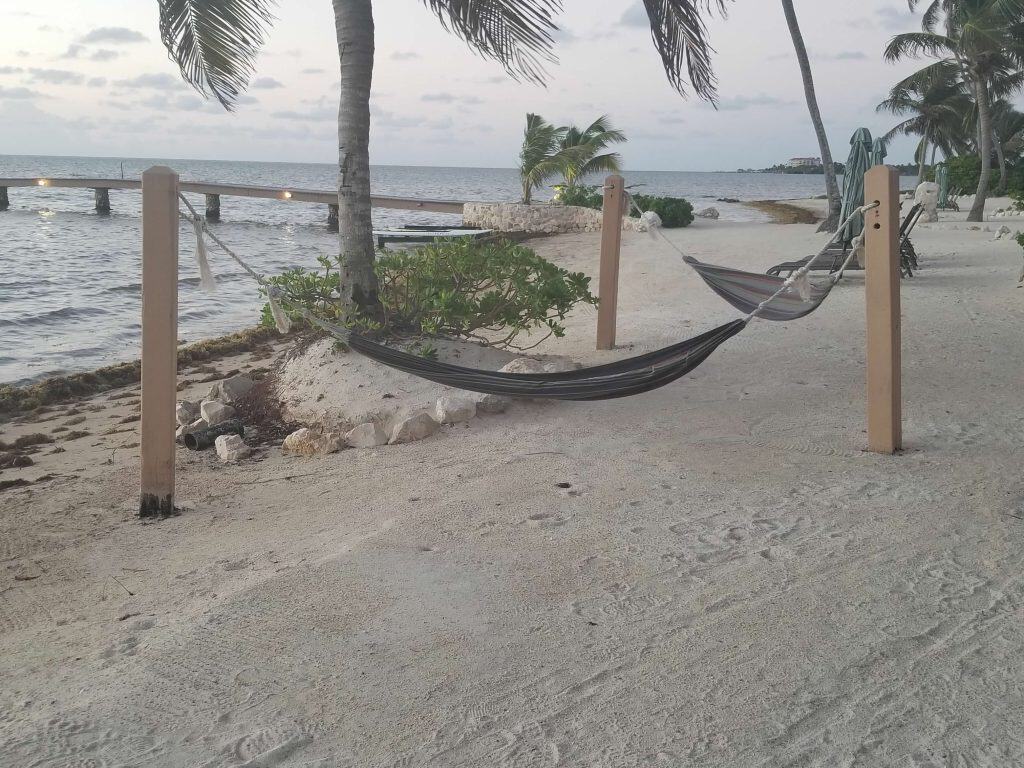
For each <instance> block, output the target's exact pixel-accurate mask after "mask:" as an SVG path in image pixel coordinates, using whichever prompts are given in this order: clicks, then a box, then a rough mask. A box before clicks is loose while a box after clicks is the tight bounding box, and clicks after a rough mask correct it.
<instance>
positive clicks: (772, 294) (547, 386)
mask: <svg viewBox="0 0 1024 768" xmlns="http://www.w3.org/2000/svg"><path fill="white" fill-rule="evenodd" d="M179 197H180V199H181V200H182V201H183V202H184V203H185V205H186V207H188V209H189V210H190V211H191V213H192V216H191V217H189V218H191V220H192V223H193V225H194V226H195V229H196V234H197V237H198V243H199V245H197V249H196V258H197V260H198V261H199V267H200V272H201V273H203V274H204V275H205V274H207V273H208V271H209V265H208V264H207V263H206V249H205V247H203V246H202V241H203V240H202V235H203V232H206V234H208V235H209V236H210V239H211V240H213V241H214V242H215V243H216V244H217V245H219V246H220V247H221V249H222V250H223V251H224V252H225V253H227V254H228V256H230V257H231V258H232V259H234V260H235V261H236V262H237V263H238V264H239V266H241V267H242V269H244V270H245V271H246V272H247V273H248V274H249V276H250V277H252V278H253V279H254V280H255V281H256V282H257V283H258V284H259V285H261V286H262V287H263V288H264V289H265V290H266V291H267V298H268V300H269V302H270V310H271V314H272V315H273V317H274V321H275V323H276V325H277V328H278V330H280V331H281V332H282V333H285V332H287V331H288V328H289V321H288V318H287V316H286V315H285V313H284V312H283V311H282V309H281V306H280V302H281V301H286V302H287V301H288V297H287V296H284V295H283V294H282V293H281V291H280V289H279V288H277V287H276V286H274V285H272V284H270V283H268V282H267V281H266V280H265V279H264V278H263V276H262V275H260V274H258V273H257V272H256V271H255V270H253V269H252V268H251V267H250V266H249V265H248V264H246V263H245V261H243V260H242V259H241V257H239V256H238V255H237V254H236V253H235V252H234V251H233V250H231V249H230V248H229V247H228V246H227V245H225V244H224V242H223V241H221V239H220V238H219V237H217V236H216V235H215V234H214V233H212V232H210V231H209V230H208V229H206V227H205V221H204V220H203V219H202V217H201V216H199V214H198V213H196V211H195V209H194V208H193V207H192V205H191V204H189V202H188V200H187V199H186V198H185V197H184V195H179ZM873 207H874V204H872V205H867V206H863V207H862V208H859V209H858V210H857V211H855V213H854V214H853V215H857V214H860V213H863V212H864V211H865V210H867V209H868V208H873ZM663 236H664V235H663ZM833 239H834V238H833ZM666 242H669V244H670V245H672V244H671V242H670V241H668V239H667V238H666ZM830 244H831V241H830ZM672 247H673V248H675V246H674V245H672ZM827 248H828V245H826V246H825V248H823V249H822V250H821V252H820V253H819V255H820V254H821V253H824V252H825V250H826V249H827ZM676 250H678V249H676ZM683 258H684V259H685V260H686V262H687V264H689V265H690V266H691V267H693V268H694V269H695V270H696V271H697V272H698V274H700V275H701V277H702V278H703V279H704V280H705V282H707V283H708V285H709V286H711V288H712V289H713V290H714V291H715V292H716V293H718V294H719V295H720V296H722V297H723V298H724V299H725V300H726V301H728V302H729V303H730V304H732V305H733V306H734V307H737V308H738V309H740V310H742V311H744V312H747V313H748V314H747V316H746V317H745V318H742V319H739V320H733V321H731V322H729V323H726V324H724V325H720V326H718V327H717V328H712V329H711V330H710V331H705V332H704V333H702V334H700V335H698V336H694V337H693V338H690V339H686V340H685V341H681V342H678V343H676V344H673V345H671V346H668V347H665V348H664V349H659V350H657V351H654V352H648V353H645V354H642V355H636V356H634V357H628V358H625V359H623V360H617V361H615V362H612V363H605V364H604V365H596V366H591V367H589V368H580V369H577V370H572V371H561V372H558V373H535V374H534V373H505V372H501V371H488V370H480V369H475V368H466V367H463V366H460V365H453V364H451V363H443V362H439V361H436V360H429V359H427V358H424V357H422V356H420V355H413V354H410V353H408V352H403V351H401V350H398V349H394V348H393V347H388V346H386V345H384V344H378V343H377V342H375V341H372V340H370V339H368V338H366V337H365V336H362V335H360V334H358V333H354V332H352V331H350V330H348V329H347V328H344V327H342V326H340V325H336V324H334V323H330V322H328V321H326V320H323V319H322V318H319V317H317V316H316V315H314V314H312V313H311V312H309V311H308V310H306V309H305V308H303V307H301V306H299V305H293V306H292V309H293V310H294V311H295V312H297V313H298V314H300V315H301V316H302V317H303V318H305V319H306V320H307V321H309V322H310V323H312V324H314V325H316V326H317V327H319V328H321V329H322V330H324V331H326V332H327V333H329V334H330V335H331V336H333V337H334V338H336V339H338V340H339V341H342V342H344V343H345V344H347V345H348V346H349V347H351V348H352V349H353V350H355V351H356V352H359V353H360V354H362V355H364V356H366V357H369V358H370V359H371V360H376V361H377V362H379V363H382V364H383V365H387V366H389V367H391V368H395V369H396V370H400V371H403V372H404V373H408V374H411V375H413V376H419V377H420V378H424V379H428V380H430V381H434V382H437V383H438V384H444V385H445V386H449V387H454V388H457V389H465V390H470V391H473V392H482V393H485V394H493V395H508V396H515V397H543V398H549V399H556V400H610V399H614V398H619V397H628V396H630V395H638V394H641V393H643V392H649V391H651V390H653V389H657V388H659V387H663V386H665V385H666V384H670V383H671V382H673V381H675V380H676V379H679V378H681V377H683V376H685V375H686V374H687V373H689V372H690V371H692V370H693V369H694V368H696V367H697V366H698V365H700V364H701V363H703V362H704V361H705V360H707V359H708V357H709V356H710V355H711V353H712V352H714V351H715V350H716V349H717V348H718V347H719V346H721V345H722V344H724V343H725V342H726V341H728V340H729V339H731V338H732V337H733V336H735V335H736V334H737V333H739V332H740V331H742V330H743V329H744V328H746V327H747V325H748V324H749V323H750V321H751V320H753V319H754V318H755V317H765V318H767V319H771V320H792V319H795V318H797V317H803V316H804V315H806V314H809V313H810V312H813V311H814V310H815V309H817V308H818V306H820V304H821V302H822V301H824V299H825V297H826V296H827V295H828V293H829V291H830V290H831V289H832V285H834V284H835V283H836V282H838V280H839V278H841V277H842V270H840V271H839V273H837V275H836V276H834V277H833V278H832V280H831V284H830V285H828V286H827V287H823V286H813V285H812V286H810V289H809V290H807V286H806V285H805V286H803V287H804V291H803V293H807V296H806V298H805V297H804V296H802V295H801V293H802V291H801V290H800V288H798V287H797V286H798V285H800V283H799V282H798V281H800V280H802V279H804V278H805V277H806V274H807V271H808V270H809V269H810V267H811V264H813V261H814V260H813V259H812V260H811V262H810V263H808V264H807V265H806V266H805V267H804V268H802V269H800V270H798V271H797V272H795V273H793V274H792V275H791V276H790V277H788V278H786V279H782V278H773V277H771V276H769V275H761V274H758V273H754V272H743V271H741V270H734V269H729V268H727V267H718V266H715V265H713V264H703V263H701V262H699V261H697V260H696V259H692V258H690V257H687V256H685V255H683Z"/></svg>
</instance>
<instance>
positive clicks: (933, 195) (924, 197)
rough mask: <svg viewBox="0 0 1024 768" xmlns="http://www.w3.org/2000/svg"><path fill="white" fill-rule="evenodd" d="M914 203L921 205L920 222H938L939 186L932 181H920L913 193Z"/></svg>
mask: <svg viewBox="0 0 1024 768" xmlns="http://www.w3.org/2000/svg"><path fill="white" fill-rule="evenodd" d="M914 201H915V202H917V203H920V204H921V208H922V209H923V210H922V213H921V221H923V222H935V221H938V220H939V185H938V184H936V183H935V182H934V181H922V182H921V183H920V184H918V185H917V190H915V192H914Z"/></svg>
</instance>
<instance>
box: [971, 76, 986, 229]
mask: <svg viewBox="0 0 1024 768" xmlns="http://www.w3.org/2000/svg"><path fill="white" fill-rule="evenodd" d="M974 93H975V98H976V100H977V102H978V139H979V142H978V152H979V153H980V154H981V175H980V176H979V177H978V190H977V192H975V193H974V204H973V205H972V206H971V212H970V213H969V214H967V220H968V221H984V220H985V197H986V196H987V195H988V184H989V177H990V176H991V174H992V112H991V110H990V109H989V103H988V85H987V84H986V83H985V79H984V78H983V77H981V76H978V75H977V74H975V76H974Z"/></svg>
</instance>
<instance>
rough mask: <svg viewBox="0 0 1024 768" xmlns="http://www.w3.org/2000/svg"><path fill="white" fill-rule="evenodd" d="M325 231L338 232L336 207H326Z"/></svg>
mask: <svg viewBox="0 0 1024 768" xmlns="http://www.w3.org/2000/svg"><path fill="white" fill-rule="evenodd" d="M327 231H328V232H337V231H338V206H336V205H330V204H328V205H327Z"/></svg>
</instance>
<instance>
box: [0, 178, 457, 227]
mask: <svg viewBox="0 0 1024 768" xmlns="http://www.w3.org/2000/svg"><path fill="white" fill-rule="evenodd" d="M14 187H43V188H46V187H58V188H63V189H92V190H93V195H94V199H95V207H96V211H97V212H98V213H109V212H110V190H111V189H133V190H140V189H142V180H141V179H79V178H54V177H36V178H0V211H2V210H4V209H5V208H7V207H8V206H9V204H10V202H9V193H8V189H9V188H14ZM178 187H179V189H180V190H181V191H182V192H193V193H196V194H200V195H205V196H206V215H207V218H208V219H210V220H211V221H218V220H219V219H220V212H221V207H220V198H221V197H222V196H224V197H254V198H264V199H267V200H285V201H289V202H293V203H320V204H321V205H326V206H327V207H328V208H327V226H328V227H329V228H330V229H332V230H335V229H337V226H338V192H337V190H319V189H303V188H300V187H261V186H254V185H250V184H225V183H220V182H208V181H181V182H179V184H178ZM370 203H371V205H373V207H375V208H391V209H394V210H400V211H423V212H426V213H454V214H459V215H461V214H462V209H463V206H464V203H463V202H462V201H459V200H432V199H423V198H411V197H392V196H389V195H373V196H372V197H371V198H370Z"/></svg>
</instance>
